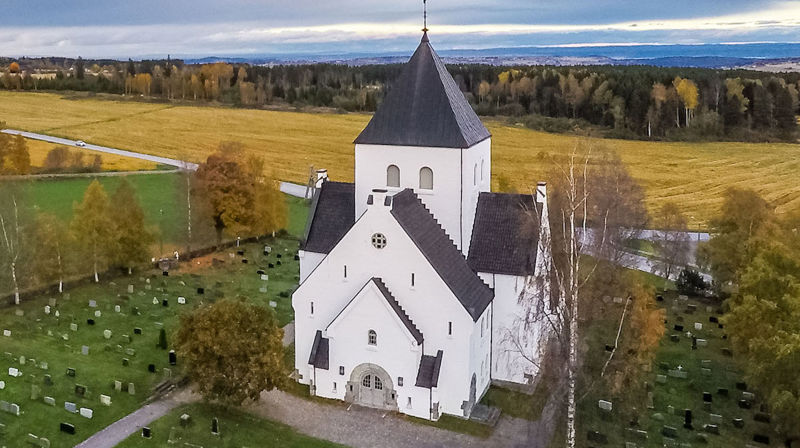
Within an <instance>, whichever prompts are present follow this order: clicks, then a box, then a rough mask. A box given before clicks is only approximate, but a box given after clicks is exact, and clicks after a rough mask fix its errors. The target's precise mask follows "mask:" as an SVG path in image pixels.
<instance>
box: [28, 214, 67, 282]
mask: <svg viewBox="0 0 800 448" xmlns="http://www.w3.org/2000/svg"><path fill="white" fill-rule="evenodd" d="M68 240H69V233H68V232H67V228H66V226H65V225H64V223H63V222H62V221H61V220H59V219H58V218H56V217H55V216H53V215H51V214H49V213H39V214H38V215H37V216H36V231H35V238H34V244H35V245H34V248H35V249H34V251H35V271H36V277H37V279H38V280H39V282H40V283H42V284H49V283H52V282H54V281H58V292H64V276H65V273H66V259H65V258H66V257H65V255H66V249H67V248H68V247H69V241H68Z"/></svg>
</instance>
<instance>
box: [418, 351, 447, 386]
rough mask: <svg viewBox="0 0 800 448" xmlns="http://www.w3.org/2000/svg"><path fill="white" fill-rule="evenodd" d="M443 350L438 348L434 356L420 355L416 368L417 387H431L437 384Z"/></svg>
mask: <svg viewBox="0 0 800 448" xmlns="http://www.w3.org/2000/svg"><path fill="white" fill-rule="evenodd" d="M443 357H444V352H443V351H441V350H439V351H438V352H436V356H430V355H422V359H420V360H419V370H417V381H416V383H415V384H414V385H415V386H417V387H424V388H427V389H431V388H434V387H438V386H439V371H440V370H441V368H442V358H443Z"/></svg>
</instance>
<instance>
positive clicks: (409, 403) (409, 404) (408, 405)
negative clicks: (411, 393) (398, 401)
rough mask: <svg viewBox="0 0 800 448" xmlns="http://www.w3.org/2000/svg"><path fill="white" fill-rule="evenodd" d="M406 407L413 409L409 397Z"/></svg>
mask: <svg viewBox="0 0 800 448" xmlns="http://www.w3.org/2000/svg"><path fill="white" fill-rule="evenodd" d="M406 407H408V408H410V407H411V397H408V404H406Z"/></svg>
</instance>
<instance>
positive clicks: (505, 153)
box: [0, 92, 800, 227]
mask: <svg viewBox="0 0 800 448" xmlns="http://www.w3.org/2000/svg"><path fill="white" fill-rule="evenodd" d="M0 121H6V122H7V123H8V125H9V127H12V128H19V129H23V130H27V131H38V132H44V133H49V134H53V135H58V136H64V137H69V138H73V139H82V140H86V141H87V142H91V143H96V144H101V145H107V146H111V147H118V148H122V149H129V150H133V151H139V152H145V153H149V154H157V155H160V156H165V157H172V158H178V159H184V160H189V161H193V162H201V161H202V160H203V159H204V158H205V156H207V155H208V154H209V153H211V152H212V151H213V150H214V149H215V148H216V147H217V145H218V144H219V142H221V141H225V140H233V141H239V142H241V143H243V144H244V146H245V149H246V150H247V151H250V152H252V153H257V154H261V155H263V156H265V158H266V160H267V162H268V169H269V170H272V171H273V172H274V173H276V174H277V175H278V176H279V177H280V178H281V179H283V180H290V181H295V182H305V177H306V175H307V173H308V167H309V165H312V164H313V165H314V166H315V167H317V168H320V167H324V168H327V169H328V170H329V172H330V175H331V177H332V178H333V179H336V180H343V181H352V179H353V145H352V141H353V139H354V138H355V137H356V136H357V135H358V133H359V132H360V130H361V129H362V128H363V127H364V126H365V125H366V123H367V121H369V116H368V115H361V114H341V115H338V114H308V113H294V112H272V111H258V110H244V109H230V108H222V107H194V106H174V107H172V106H166V105H158V104H144V103H136V102H127V101H111V100H101V99H82V100H67V99H63V98H61V97H60V96H58V95H54V94H31V93H9V92H1V93H0ZM487 126H488V127H489V130H490V131H491V132H492V134H493V136H494V137H493V145H494V149H493V160H492V162H493V175H494V181H495V184H496V182H497V178H498V176H499V175H501V174H502V175H505V176H507V177H508V178H509V179H510V180H511V181H512V183H513V184H514V185H515V187H516V188H517V189H519V190H520V191H526V190H527V189H528V187H529V186H530V185H533V184H535V182H536V181H539V180H547V179H546V175H547V173H549V172H550V171H551V164H550V162H548V159H549V157H543V156H544V155H547V154H550V155H558V154H565V153H566V152H568V151H569V150H570V149H571V148H572V147H573V145H575V142H576V139H575V138H574V137H571V136H564V135H555V134H547V133H542V132H535V131H531V130H527V129H524V128H521V127H513V126H507V125H505V124H503V123H499V122H495V121H491V120H489V121H487ZM592 143H593V144H595V145H597V146H604V147H607V148H609V149H613V150H615V151H616V152H617V153H618V154H619V155H620V156H621V157H622V159H623V161H624V162H625V163H626V164H627V165H628V167H629V169H630V171H631V173H632V174H633V176H634V177H635V178H636V179H637V180H638V181H639V182H641V183H642V185H643V186H644V187H645V191H646V195H647V203H648V207H649V208H650V209H651V210H654V209H655V208H656V207H658V206H659V205H660V204H662V203H664V202H665V201H668V200H674V201H676V202H677V203H678V204H680V205H681V206H682V207H683V208H684V209H685V211H686V213H687V214H688V215H689V216H691V225H692V226H693V227H703V226H704V225H705V224H706V222H707V220H708V219H709V218H710V217H711V216H713V215H714V214H715V213H716V211H717V210H718V208H719V205H720V202H721V194H722V192H723V191H724V190H725V189H726V188H727V187H730V186H739V187H750V188H753V189H755V190H756V191H758V192H759V193H761V194H762V195H764V197H766V198H767V199H769V200H770V201H772V202H773V203H775V204H776V205H777V206H778V210H779V212H784V211H786V210H789V209H797V208H800V175H799V174H798V172H799V171H800V145H793V144H746V143H702V144H696V143H650V142H636V141H624V140H594V141H592ZM104 157H105V156H104Z"/></svg>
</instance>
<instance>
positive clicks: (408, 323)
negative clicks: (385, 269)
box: [372, 277, 423, 345]
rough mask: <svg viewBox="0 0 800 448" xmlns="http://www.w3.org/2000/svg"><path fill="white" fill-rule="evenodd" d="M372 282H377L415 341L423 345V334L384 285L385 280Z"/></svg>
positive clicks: (379, 288)
mask: <svg viewBox="0 0 800 448" xmlns="http://www.w3.org/2000/svg"><path fill="white" fill-rule="evenodd" d="M372 281H373V282H375V286H377V287H378V290H380V292H381V294H383V297H384V298H385V299H386V301H387V302H389V306H391V307H392V309H393V310H394V312H395V313H397V317H399V318H400V320H401V321H403V325H405V326H406V328H407V329H408V331H409V333H411V335H412V336H413V337H414V340H416V341H417V344H418V345H421V344H422V340H423V338H422V332H421V331H419V329H418V328H417V326H416V325H414V322H413V321H412V320H411V318H410V317H408V314H406V311H405V310H404V309H403V307H401V306H400V304H399V303H398V302H397V299H395V298H394V296H393V295H392V293H391V292H389V288H387V287H386V284H385V283H383V280H382V279H380V278H378V277H373V278H372Z"/></svg>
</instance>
